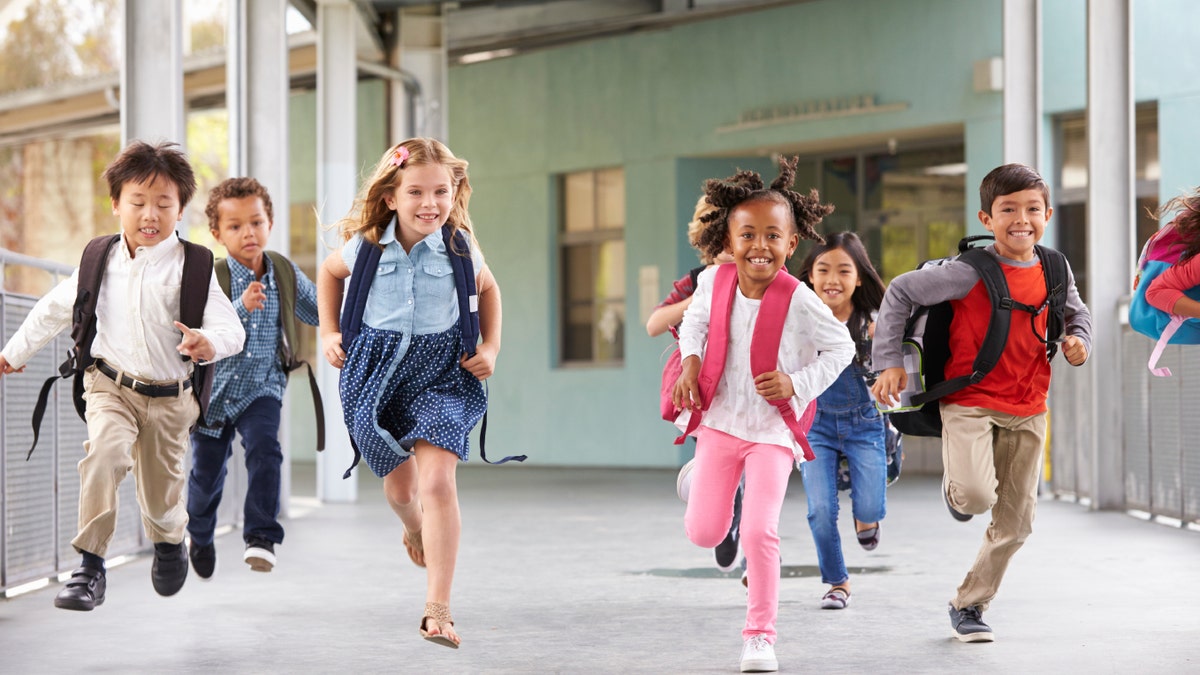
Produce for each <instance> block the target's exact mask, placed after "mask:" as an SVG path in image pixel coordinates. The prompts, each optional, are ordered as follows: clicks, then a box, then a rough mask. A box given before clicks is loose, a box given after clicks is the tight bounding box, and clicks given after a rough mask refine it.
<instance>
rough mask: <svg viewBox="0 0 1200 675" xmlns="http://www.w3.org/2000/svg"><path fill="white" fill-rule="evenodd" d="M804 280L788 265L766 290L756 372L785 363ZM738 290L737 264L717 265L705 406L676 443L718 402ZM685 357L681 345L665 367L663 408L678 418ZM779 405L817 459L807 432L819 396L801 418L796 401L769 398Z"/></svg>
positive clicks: (757, 327) (703, 377) (753, 356)
mask: <svg viewBox="0 0 1200 675" xmlns="http://www.w3.org/2000/svg"><path fill="white" fill-rule="evenodd" d="M799 285H800V281H799V280H798V279H796V277H794V276H792V275H791V274H788V272H787V271H786V270H783V271H781V272H780V273H779V274H776V275H775V279H774V280H772V281H771V284H770V285H769V286H767V290H766V293H764V294H763V299H762V306H761V307H760V308H759V310H758V318H757V319H756V320H755V324H754V335H753V337H752V338H751V342H750V372H751V374H753V375H754V376H755V377H758V376H759V375H761V374H762V373H769V372H771V371H774V370H776V369H777V366H778V363H779V342H780V340H782V339H783V322H784V319H785V318H786V317H787V312H788V308H789V307H791V303H792V294H793V293H795V291H796V287H797V286H799ZM736 293H737V266H736V265H735V264H734V263H725V264H724V265H721V266H720V267H718V268H717V278H716V280H715V281H714V282H713V297H712V310H711V311H710V312H709V324H708V346H707V348H706V349H705V350H704V355H705V358H704V361H703V363H702V364H701V366H700V377H699V385H700V402H701V406H700V410H699V411H695V410H693V411H692V415H691V418H690V419H689V420H688V425H687V429H686V430H684V432H683V434H682V435H681V436H679V437H678V438H676V439H675V445H681V444H682V443H683V439H684V438H686V437H687V436H688V435H690V434H691V433H692V432H694V431H695V430H696V428H697V427H698V426H700V417H701V415H702V414H703V412H704V411H705V410H708V406H709V405H710V404H711V403H712V398H713V393H714V392H715V391H716V390H717V383H718V382H720V381H721V373H723V372H724V371H725V359H726V358H727V356H728V353H729V316H730V314H731V312H732V311H733V298H734V296H735V295H736ZM682 369H683V367H682V358H681V356H680V353H679V350H678V349H676V350H675V351H674V353H672V354H671V356H670V358H668V359H667V364H666V365H665V366H664V367H663V379H662V389H661V391H660V400H659V402H660V408H661V412H662V418H663V419H664V420H666V421H668V422H674V421H675V419H676V418H677V417H679V413H680V412H681V411H679V410H676V409H675V404H674V403H672V401H671V395H672V393H673V392H674V390H675V383H676V382H677V381H678V380H679V375H680V373H681V372H682ZM769 403H770V404H771V405H773V406H775V408H776V409H778V410H779V414H780V415H781V416H782V417H783V421H784V423H786V424H787V425H788V428H789V429H791V431H792V435H793V436H795V437H796V441H797V442H798V443H799V444H800V447H801V448H803V450H804V459H805V461H812V460H813V459H814V455H813V451H812V446H810V445H809V443H808V437H807V436H806V434H807V433H808V430H809V429H811V428H812V423H813V417H814V416H815V415H816V413H817V402H816V400H815V399H814V400H813V401H811V402H809V404H808V407H807V408H805V409H804V414H802V415H801V416H800V419H796V416H795V415H794V414H792V406H791V402H790V401H789V400H788V399H778V400H775V401H769Z"/></svg>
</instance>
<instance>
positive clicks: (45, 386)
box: [25, 234, 121, 461]
mask: <svg viewBox="0 0 1200 675" xmlns="http://www.w3.org/2000/svg"><path fill="white" fill-rule="evenodd" d="M120 240H121V235H119V234H111V235H105V236H102V237H96V238H95V239H92V240H91V241H89V242H88V243H87V246H85V247H84V249H83V255H82V256H81V257H80V260H79V272H78V274H77V275H76V287H75V304H74V306H73V307H72V308H71V341H72V342H73V344H72V346H71V350H70V351H68V352H67V359H66V360H65V361H63V362H62V364H61V365H59V367H58V375H55V376H54V377H50V378H47V379H46V381H45V382H43V383H42V388H41V390H40V391H39V392H38V398H37V403H35V404H34V406H33V421H32V423H33V445H31V446H30V447H29V452H28V453H27V454H26V455H25V461H29V458H30V457H32V456H33V450H34V448H36V447H37V444H38V436H39V435H40V434H41V429H42V419H43V418H44V417H45V415H46V405H47V404H48V402H49V399H50V388H51V387H52V386H53V385H54V382H55V381H56V380H58V379H66V378H68V377H72V376H74V381H73V382H72V387H71V396H72V399H73V401H74V403H75V412H76V413H78V414H79V419H81V420H84V421H85V422H86V421H87V417H86V416H85V412H86V410H87V408H86V403H85V402H84V400H83V371H84V370H86V369H87V367H88V366H90V365H92V341H93V340H94V339H95V338H96V301H97V298H99V295H100V283H101V282H102V281H103V280H104V270H105V268H106V267H107V266H108V253H109V251H111V250H112V247H113V245H114V244H116V243H117V242H118V241H120Z"/></svg>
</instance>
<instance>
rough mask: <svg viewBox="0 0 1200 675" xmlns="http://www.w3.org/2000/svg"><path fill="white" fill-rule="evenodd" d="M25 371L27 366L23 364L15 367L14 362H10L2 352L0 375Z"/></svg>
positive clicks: (0, 355)
mask: <svg viewBox="0 0 1200 675" xmlns="http://www.w3.org/2000/svg"><path fill="white" fill-rule="evenodd" d="M23 372H25V366H21V367H20V368H13V367H12V364H10V363H9V362H8V359H6V358H4V356H3V355H2V354H0V377H2V376H4V375H7V374H9V373H23Z"/></svg>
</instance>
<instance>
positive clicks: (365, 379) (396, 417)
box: [338, 324, 487, 476]
mask: <svg viewBox="0 0 1200 675" xmlns="http://www.w3.org/2000/svg"><path fill="white" fill-rule="evenodd" d="M403 339H404V334H403V333H397V332H395V331H388V330H379V329H377V328H371V327H370V326H367V325H364V326H363V327H362V332H361V333H359V335H358V337H357V338H355V340H354V344H352V345H351V346H350V350H349V353H348V354H347V355H346V364H345V365H344V366H343V367H342V375H341V379H340V381H339V383H338V390H339V393H340V394H341V397H342V409H343V416H344V418H345V420H346V428H347V429H348V430H349V431H350V438H351V439H353V441H354V443H355V445H356V446H357V448H358V451H359V452H360V453H362V456H363V460H364V461H366V463H367V466H369V467H371V471H372V472H374V473H375V475H376V476H386V475H387V474H389V473H391V471H392V469H395V468H396V467H397V466H400V464H401V463H402V462H404V461H405V460H406V459H408V458H409V457H411V456H412V454H411V453H412V449H413V447H414V446H415V445H416V443H417V441H420V440H425V441H428V442H429V443H432V444H433V445H436V446H438V447H439V448H445V449H446V450H449V451H450V452H453V453H454V454H456V455H458V458H459V459H461V460H462V461H464V462H465V461H467V456H468V454H469V447H468V443H469V439H468V434H469V433H470V432H471V429H473V428H474V427H475V425H476V424H478V423H479V420H480V419H482V418H483V413H484V412H485V411H486V410H487V394H486V393H485V392H484V390H483V383H482V382H480V381H479V380H478V379H476V377H475V376H474V375H472V374H471V373H469V372H467V371H466V370H464V369H463V368H462V367H461V366H460V365H459V364H458V360H459V358H460V356H461V355H462V353H463V349H462V336H461V334H460V332H459V327H458V324H455V325H454V326H453V327H452V328H450V329H449V330H447V331H444V332H442V333H431V334H429V335H414V336H413V337H412V342H411V344H409V346H408V352H407V353H406V354H405V355H404V358H403V359H400V361H399V362H397V360H396V353H397V352H398V351H399V348H400V345H401V343H402V342H403Z"/></svg>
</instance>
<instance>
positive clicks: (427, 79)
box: [391, 10, 450, 143]
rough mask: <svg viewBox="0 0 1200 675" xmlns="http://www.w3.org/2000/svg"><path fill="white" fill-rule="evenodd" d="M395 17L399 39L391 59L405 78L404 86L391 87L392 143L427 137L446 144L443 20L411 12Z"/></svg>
mask: <svg viewBox="0 0 1200 675" xmlns="http://www.w3.org/2000/svg"><path fill="white" fill-rule="evenodd" d="M397 14H398V22H397V23H398V28H399V30H398V35H399V39H398V40H396V47H395V51H394V52H393V56H392V58H393V65H395V66H396V67H397V68H400V69H401V70H402V72H403V74H404V75H405V76H406V79H405V80H403V81H402V84H403V85H404V86H403V87H401V86H395V85H393V87H392V106H391V107H392V120H391V122H392V124H391V129H392V131H391V135H392V142H393V143H397V142H399V141H402V140H404V139H405V138H406V137H408V136H429V137H432V138H436V139H438V140H440V141H442V142H443V143H446V142H448V137H449V133H450V132H449V123H448V117H447V116H448V114H449V111H448V109H447V105H446V92H447V83H446V75H447V72H448V71H449V64H448V62H447V56H446V33H445V25H444V22H443V19H442V17H441V16H437V15H433V14H428V13H420V12H415V11H411V10H401V11H400V12H398V13H397ZM408 78H411V79H408Z"/></svg>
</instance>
